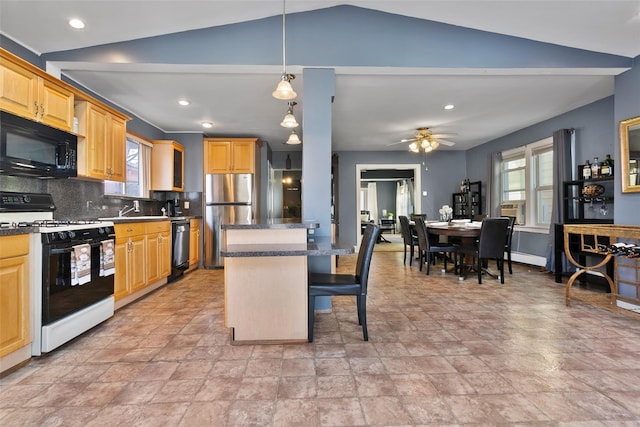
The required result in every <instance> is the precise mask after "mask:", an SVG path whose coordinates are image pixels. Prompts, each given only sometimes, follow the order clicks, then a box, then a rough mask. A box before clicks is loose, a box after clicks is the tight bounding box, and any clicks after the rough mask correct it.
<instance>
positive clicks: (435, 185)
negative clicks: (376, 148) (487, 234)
mask: <svg viewBox="0 0 640 427" xmlns="http://www.w3.org/2000/svg"><path fill="white" fill-rule="evenodd" d="M337 154H338V169H339V176H340V179H339V183H338V188H339V192H340V212H339V216H340V224H339V227H340V237H341V238H342V239H344V240H345V241H346V242H351V243H353V244H355V243H356V241H357V236H358V235H359V233H360V223H359V217H358V216H357V215H356V210H357V208H356V206H357V192H356V165H359V164H380V165H394V164H400V165H403V164H418V163H420V164H421V167H420V175H421V180H422V191H427V196H426V197H425V196H422V195H419V196H418V197H419V200H418V201H416V206H418V203H419V204H420V212H422V213H426V214H427V218H438V209H440V207H441V206H442V205H444V204H449V205H450V204H451V194H452V193H454V192H456V191H458V190H459V188H460V181H462V180H463V179H464V178H465V177H466V157H465V154H464V152H462V151H436V152H434V153H433V154H430V155H429V156H428V157H427V159H426V166H427V167H428V170H425V165H424V164H422V163H423V162H424V161H425V158H424V156H422V155H418V154H414V153H410V152H408V151H407V152H405V151H394V152H371V151H341V152H337ZM394 210H395V208H394ZM392 212H394V211H392ZM356 220H358V222H356Z"/></svg>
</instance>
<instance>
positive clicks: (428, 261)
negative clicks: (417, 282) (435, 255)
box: [424, 251, 431, 276]
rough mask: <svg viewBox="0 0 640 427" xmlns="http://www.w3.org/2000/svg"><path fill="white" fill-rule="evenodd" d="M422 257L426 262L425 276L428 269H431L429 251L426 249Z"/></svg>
mask: <svg viewBox="0 0 640 427" xmlns="http://www.w3.org/2000/svg"><path fill="white" fill-rule="evenodd" d="M424 257H425V258H426V261H425V262H426V264H427V276H428V275H429V271H431V252H429V251H427V252H426V253H425V254H424Z"/></svg>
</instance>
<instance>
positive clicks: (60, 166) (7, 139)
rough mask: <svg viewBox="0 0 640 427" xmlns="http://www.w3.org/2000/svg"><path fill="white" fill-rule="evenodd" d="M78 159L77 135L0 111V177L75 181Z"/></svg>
mask: <svg viewBox="0 0 640 427" xmlns="http://www.w3.org/2000/svg"><path fill="white" fill-rule="evenodd" d="M77 158H78V137H77V136H76V135H73V134H71V133H69V132H65V131H62V130H60V129H55V128H52V127H50V126H46V125H43V124H42V123H38V122H34V121H32V120H28V119H25V118H22V117H18V116H16V115H13V114H11V113H7V112H6V111H0V175H27V176H38V177H42V178H69V177H74V176H77V175H78V167H77Z"/></svg>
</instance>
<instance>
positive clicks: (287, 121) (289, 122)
mask: <svg viewBox="0 0 640 427" xmlns="http://www.w3.org/2000/svg"><path fill="white" fill-rule="evenodd" d="M296 104H297V102H295V101H291V102H289V109H288V110H287V114H285V116H284V119H282V122H281V123H280V126H282V127H283V128H289V129H291V128H297V127H298V122H297V121H296V117H295V116H294V115H293V106H294V105H296Z"/></svg>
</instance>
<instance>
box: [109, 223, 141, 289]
mask: <svg viewBox="0 0 640 427" xmlns="http://www.w3.org/2000/svg"><path fill="white" fill-rule="evenodd" d="M114 228H115V232H116V245H115V263H116V275H115V278H114V298H115V299H116V300H118V299H120V298H123V297H125V296H127V295H129V294H130V293H132V292H135V291H137V290H139V289H141V288H143V287H144V286H145V285H146V284H147V275H146V265H145V263H146V235H145V228H144V224H143V223H131V224H116V225H115V227H114Z"/></svg>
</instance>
